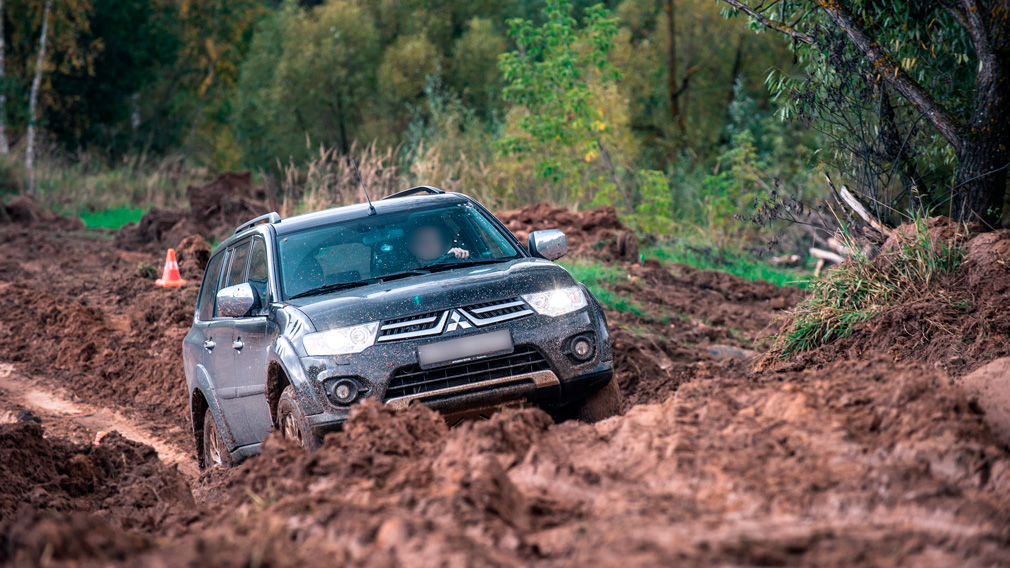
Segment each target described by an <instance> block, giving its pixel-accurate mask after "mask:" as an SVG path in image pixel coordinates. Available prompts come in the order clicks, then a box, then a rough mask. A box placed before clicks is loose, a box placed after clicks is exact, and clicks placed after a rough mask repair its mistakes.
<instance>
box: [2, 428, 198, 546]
mask: <svg viewBox="0 0 1010 568" xmlns="http://www.w3.org/2000/svg"><path fill="white" fill-rule="evenodd" d="M194 509H195V501H194V499H193V495H192V493H191V492H190V489H189V485H188V484H187V483H186V481H185V480H184V479H183V477H182V475H181V474H180V473H179V471H178V470H177V469H176V468H174V467H168V466H165V465H163V464H162V463H161V461H160V460H159V459H158V456H157V454H156V453H155V452H154V450H153V449H151V448H150V447H148V446H144V445H141V444H137V443H135V442H130V441H128V440H126V439H124V438H122V437H121V436H120V435H119V434H117V433H111V434H109V435H107V436H105V437H104V438H103V439H102V441H101V444H100V445H99V446H97V447H96V446H94V445H80V444H74V443H71V442H66V441H64V440H61V439H53V438H47V437H43V428H42V426H40V425H39V424H37V423H34V422H23V421H22V422H18V423H14V424H2V425H0V519H2V521H0V563H11V564H13V565H31V564H35V563H37V562H39V561H40V560H42V559H46V560H48V561H55V562H67V561H75V560H86V561H113V560H124V559H126V558H128V557H130V556H132V555H135V554H137V553H138V552H140V551H143V550H145V549H147V548H149V547H150V546H151V544H152V541H151V536H150V535H152V534H154V533H156V532H163V531H164V530H165V529H166V528H167V527H170V526H178V525H180V524H184V523H186V522H188V521H189V520H190V519H192V518H193V515H194Z"/></svg>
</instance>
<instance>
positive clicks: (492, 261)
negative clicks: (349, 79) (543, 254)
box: [424, 258, 513, 272]
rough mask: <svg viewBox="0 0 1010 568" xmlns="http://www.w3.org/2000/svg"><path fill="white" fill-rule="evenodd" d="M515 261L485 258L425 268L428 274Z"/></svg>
mask: <svg viewBox="0 0 1010 568" xmlns="http://www.w3.org/2000/svg"><path fill="white" fill-rule="evenodd" d="M510 260H513V259H511V258H485V259H478V260H461V261H459V262H440V263H438V264H433V265H431V266H425V267H424V268H425V270H427V271H428V272H441V271H443V270H452V269H454V268H466V267H468V266H479V265H481V264H498V263H500V262H508V261H510Z"/></svg>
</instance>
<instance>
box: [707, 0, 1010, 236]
mask: <svg viewBox="0 0 1010 568" xmlns="http://www.w3.org/2000/svg"><path fill="white" fill-rule="evenodd" d="M722 1H723V2H725V3H726V4H727V5H729V6H730V7H732V9H733V10H734V11H738V12H741V13H743V14H746V15H747V16H748V17H749V18H750V19H751V21H752V22H754V23H755V24H756V25H760V26H763V27H765V28H768V29H771V30H775V31H777V32H779V33H781V34H784V35H786V36H788V37H789V38H791V40H792V42H793V44H794V47H795V49H796V52H797V56H798V57H800V58H801V59H802V60H804V61H806V62H807V63H808V64H810V66H811V68H812V67H814V66H828V67H830V72H827V71H817V70H816V69H811V71H810V74H809V75H808V77H820V78H822V79H824V80H830V79H831V78H830V77H827V75H828V74H829V73H830V74H834V75H836V76H840V77H842V78H845V79H848V80H849V81H850V83H849V88H848V90H847V91H845V90H843V89H833V90H832V91H830V92H829V93H827V94H829V95H832V94H833V95H837V96H850V97H857V96H859V95H860V94H862V95H870V96H873V97H875V99H874V100H875V101H876V102H877V103H878V104H877V105H876V107H877V108H876V109H875V110H873V111H872V112H873V114H874V117H873V120H874V123H875V125H874V130H876V131H877V132H879V135H878V136H879V137H880V138H882V140H881V141H880V142H879V147H880V148H882V149H883V151H879V150H873V152H875V153H877V154H880V156H879V159H880V160H885V161H888V162H889V163H890V166H888V167H890V168H892V169H899V170H902V171H904V172H905V173H906V174H908V173H910V172H912V171H913V168H911V167H909V166H908V164H907V160H903V159H902V156H901V154H900V153H898V154H896V153H895V152H893V151H888V150H887V148H888V147H891V148H894V146H895V143H894V141H895V140H898V141H900V140H903V139H904V140H913V139H914V138H915V136H916V130H917V128H918V124H919V123H920V122H924V123H926V124H928V125H929V126H930V129H931V130H930V132H931V134H932V136H931V139H930V140H928V141H926V142H924V143H925V144H934V145H935V144H945V145H946V147H947V150H949V154H950V155H951V156H952V158H953V161H954V163H955V166H956V167H955V170H956V171H955V172H954V174H953V176H952V178H951V180H950V183H949V186H948V187H947V188H945V191H944V193H946V195H945V196H943V197H942V198H939V199H934V200H933V201H932V204H933V206H934V207H936V206H937V205H940V204H943V205H945V206H946V207H945V208H946V209H947V210H948V211H949V212H950V213H951V214H952V215H953V216H954V217H955V218H956V219H958V220H962V221H983V222H986V223H988V224H990V225H991V224H993V223H995V222H996V221H997V220H998V218H999V216H1000V214H1001V212H1002V209H1003V205H1004V198H1005V194H1006V191H1007V182H1008V179H1010V178H1008V167H1010V0H989V1H984V0H983V1H977V0H959V1H951V2H945V1H941V2H911V1H898V2H872V1H871V2H852V1H849V2H846V1H844V0H771V1H768V2H762V3H756V2H749V1H747V0H722ZM853 52H854V53H856V54H858V55H859V57H860V59H859V60H854V59H853V58H852V57H851V54H852V53H853ZM780 85H784V86H785V87H786V88H794V87H795V86H797V83H795V82H790V81H783V82H780ZM860 88H861V89H862V91H861V93H860V92H857V91H859V90H860ZM821 94H824V92H821ZM892 94H893V95H895V96H891V95H892ZM805 95H806V96H807V100H806V101H805V102H806V103H808V104H809V103H812V102H813V103H817V102H819V101H816V100H811V99H810V97H811V96H816V95H817V93H815V92H814V91H810V90H808V91H807V92H806V93H805ZM899 100H900V101H902V103H901V104H902V105H903V106H902V107H901V108H898V107H897V105H898V104H899V103H898V101H899ZM828 102H829V103H831V102H832V101H828ZM835 102H837V101H835ZM850 102H854V103H858V102H859V101H850ZM848 108H850V109H856V108H859V107H858V104H850V105H849V106H848ZM835 109H836V110H837V111H840V112H835V113H834V114H835V116H836V118H838V119H839V124H841V123H843V122H852V123H853V124H854V123H855V122H859V121H860V120H861V119H859V118H858V117H857V118H856V119H855V121H848V119H847V118H846V117H845V116H843V114H844V113H845V112H846V111H843V110H842V109H841V106H840V105H837V104H836V105H835ZM906 111H907V112H906ZM863 112H866V109H865V108H864V109H863V110H861V111H858V113H859V114H862V113H863ZM853 128H855V127H853ZM888 139H889V140H888ZM900 145H901V144H900V142H899V144H898V146H899V148H900ZM904 177H905V178H906V179H907V178H908V175H905V176H904ZM917 189H918V191H923V192H930V191H931V190H932V191H934V192H935V190H933V189H932V188H922V187H918V188H917ZM937 208H938V207H937Z"/></svg>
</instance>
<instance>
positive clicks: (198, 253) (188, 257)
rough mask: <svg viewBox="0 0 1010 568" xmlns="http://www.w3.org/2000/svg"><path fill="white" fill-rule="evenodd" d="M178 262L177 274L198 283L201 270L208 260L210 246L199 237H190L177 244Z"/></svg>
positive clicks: (201, 276)
mask: <svg viewBox="0 0 1010 568" xmlns="http://www.w3.org/2000/svg"><path fill="white" fill-rule="evenodd" d="M175 252H176V255H177V256H176V259H177V260H178V261H179V272H180V273H181V274H182V277H183V278H185V279H187V280H192V281H194V283H195V282H200V281H201V280H202V279H203V270H204V269H205V268H207V262H208V261H209V260H210V253H211V250H210V244H208V243H207V241H206V239H204V238H203V237H201V236H200V235H190V236H188V237H186V238H185V239H183V240H182V242H180V243H179V246H178V247H176V249H175Z"/></svg>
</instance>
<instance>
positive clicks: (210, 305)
mask: <svg viewBox="0 0 1010 568" xmlns="http://www.w3.org/2000/svg"><path fill="white" fill-rule="evenodd" d="M224 256H225V255H224V253H221V254H217V255H215V256H214V257H213V258H211V259H210V262H208V263H207V270H206V271H204V273H203V285H201V286H200V297H199V298H198V299H197V302H196V311H197V317H199V318H200V319H201V320H209V319H213V318H214V304H215V302H216V301H217V289H218V283H219V282H220V281H221V261H222V260H224Z"/></svg>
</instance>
